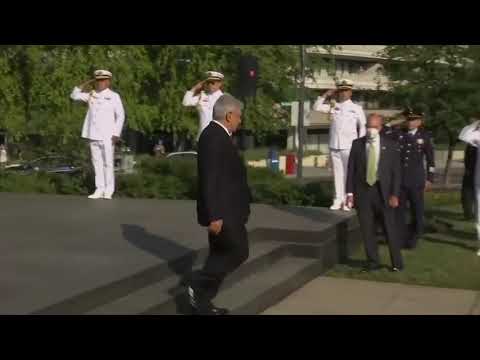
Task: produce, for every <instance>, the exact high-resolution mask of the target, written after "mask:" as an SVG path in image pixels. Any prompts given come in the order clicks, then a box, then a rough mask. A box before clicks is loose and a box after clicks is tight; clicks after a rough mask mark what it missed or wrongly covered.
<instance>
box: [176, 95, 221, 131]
mask: <svg viewBox="0 0 480 360" xmlns="http://www.w3.org/2000/svg"><path fill="white" fill-rule="evenodd" d="M222 95H223V92H222V91H221V90H217V91H215V92H214V93H213V94H207V93H206V92H204V91H202V92H201V93H200V94H199V95H197V96H193V91H190V90H189V91H187V92H186V93H185V96H184V97H183V102H182V104H183V106H195V107H196V108H197V110H198V114H199V116H200V125H199V129H198V136H197V140H198V139H199V138H200V134H201V133H202V131H203V130H204V129H205V128H206V127H207V126H208V124H210V121H212V119H213V106H214V105H215V103H216V102H217V100H218V99H219V98H220V97H221V96H222Z"/></svg>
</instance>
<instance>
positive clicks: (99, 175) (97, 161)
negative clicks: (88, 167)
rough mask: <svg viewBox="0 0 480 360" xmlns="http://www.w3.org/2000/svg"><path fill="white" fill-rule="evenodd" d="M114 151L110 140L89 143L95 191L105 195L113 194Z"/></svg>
mask: <svg viewBox="0 0 480 360" xmlns="http://www.w3.org/2000/svg"><path fill="white" fill-rule="evenodd" d="M114 149H115V146H114V145H113V143H112V141H111V140H110V141H108V140H105V141H103V140H91V141H90V151H91V154H92V164H93V168H94V170H95V186H96V188H97V191H101V192H104V193H105V194H107V195H113V193H114V192H115V174H114V164H113V154H114Z"/></svg>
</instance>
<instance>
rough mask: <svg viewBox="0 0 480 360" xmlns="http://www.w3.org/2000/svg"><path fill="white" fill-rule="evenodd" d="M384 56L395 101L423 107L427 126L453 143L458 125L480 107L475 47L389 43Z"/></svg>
mask: <svg viewBox="0 0 480 360" xmlns="http://www.w3.org/2000/svg"><path fill="white" fill-rule="evenodd" d="M385 55H386V56H387V57H388V58H389V59H390V61H389V62H387V63H386V65H385V71H386V75H387V76H388V77H389V78H390V80H391V85H392V86H393V92H392V96H393V98H394V99H395V102H396V103H397V104H400V105H402V106H417V107H420V108H423V110H424V111H425V112H426V115H427V116H426V120H427V122H426V126H427V127H428V128H429V129H431V130H432V131H433V132H434V134H435V135H436V136H437V137H439V138H442V139H445V140H447V141H448V142H449V143H450V145H451V146H453V145H454V144H455V142H456V141H457V134H458V132H459V130H460V129H461V127H463V126H465V124H466V123H467V122H469V120H470V117H471V116H472V115H473V114H474V113H475V112H476V111H478V110H479V109H480V107H479V101H480V87H479V85H480V68H479V64H478V60H479V59H480V56H479V55H480V54H479V51H478V49H477V46H462V45H390V46H387V47H386V50H385Z"/></svg>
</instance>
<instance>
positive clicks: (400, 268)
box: [392, 266, 403, 272]
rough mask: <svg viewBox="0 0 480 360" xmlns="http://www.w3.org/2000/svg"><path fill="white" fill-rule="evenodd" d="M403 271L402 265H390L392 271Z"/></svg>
mask: <svg viewBox="0 0 480 360" xmlns="http://www.w3.org/2000/svg"><path fill="white" fill-rule="evenodd" d="M402 271H403V267H395V266H394V267H392V272H402Z"/></svg>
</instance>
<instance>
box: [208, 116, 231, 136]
mask: <svg viewBox="0 0 480 360" xmlns="http://www.w3.org/2000/svg"><path fill="white" fill-rule="evenodd" d="M212 121H213V122H214V123H217V124H218V125H220V126H221V127H222V128H223V129H224V130H225V131H226V132H227V134H228V136H232V134H230V132H229V131H228V129H227V128H226V127H225V125H223V124H222V123H221V122H219V121H217V120H212Z"/></svg>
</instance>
